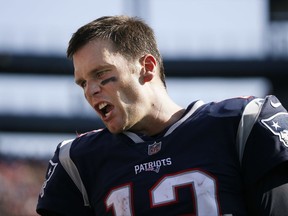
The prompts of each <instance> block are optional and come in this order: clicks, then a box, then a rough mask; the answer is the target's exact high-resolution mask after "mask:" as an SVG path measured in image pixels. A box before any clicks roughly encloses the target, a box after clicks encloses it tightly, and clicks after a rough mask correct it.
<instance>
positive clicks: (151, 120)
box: [131, 101, 185, 136]
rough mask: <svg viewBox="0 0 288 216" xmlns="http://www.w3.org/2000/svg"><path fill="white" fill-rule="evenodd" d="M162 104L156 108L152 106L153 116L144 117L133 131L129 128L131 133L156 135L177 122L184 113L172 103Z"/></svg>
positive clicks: (183, 110)
mask: <svg viewBox="0 0 288 216" xmlns="http://www.w3.org/2000/svg"><path fill="white" fill-rule="evenodd" d="M163 104H164V103H162V104H161V105H160V106H158V107H157V106H156V105H154V108H153V114H151V115H148V116H146V117H145V119H143V121H141V123H138V124H139V125H135V126H134V127H133V129H132V128H131V129H132V130H131V131H134V132H139V133H142V134H145V135H148V136H153V135H156V134H158V133H160V132H161V131H163V130H164V129H165V128H167V127H169V126H170V125H172V124H174V123H175V122H177V121H178V120H179V119H180V118H181V116H182V115H183V114H184V112H185V109H183V108H181V107H180V106H178V105H177V104H175V103H174V102H172V101H170V102H168V104H169V105H168V104H167V103H165V105H163ZM155 108H156V109H155ZM155 110H156V112H155ZM155 113H156V114H155Z"/></svg>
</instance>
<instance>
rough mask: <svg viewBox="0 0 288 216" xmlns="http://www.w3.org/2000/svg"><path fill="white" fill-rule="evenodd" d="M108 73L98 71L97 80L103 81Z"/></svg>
mask: <svg viewBox="0 0 288 216" xmlns="http://www.w3.org/2000/svg"><path fill="white" fill-rule="evenodd" d="M106 72H107V70H101V71H97V72H96V74H95V77H96V79H103V78H104V75H105V74H106Z"/></svg>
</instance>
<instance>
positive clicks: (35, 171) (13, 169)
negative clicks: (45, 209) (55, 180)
mask: <svg viewBox="0 0 288 216" xmlns="http://www.w3.org/2000/svg"><path fill="white" fill-rule="evenodd" d="M46 167H47V161H46V160H43V161H41V160H34V159H19V158H11V157H7V156H5V157H4V156H2V155H0V215H1V216H36V215H37V214H36V212H35V208H36V203H37V199H38V194H39V192H40V189H41V186H42V184H43V182H44V177H45V172H46Z"/></svg>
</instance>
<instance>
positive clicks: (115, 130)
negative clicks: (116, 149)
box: [107, 126, 124, 134]
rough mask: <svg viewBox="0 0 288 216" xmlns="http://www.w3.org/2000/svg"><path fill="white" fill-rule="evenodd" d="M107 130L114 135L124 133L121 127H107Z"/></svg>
mask: <svg viewBox="0 0 288 216" xmlns="http://www.w3.org/2000/svg"><path fill="white" fill-rule="evenodd" d="M107 129H108V130H109V131H110V133H112V134H119V133H122V132H123V131H124V129H123V128H121V127H109V126H107Z"/></svg>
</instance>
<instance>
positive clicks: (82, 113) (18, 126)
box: [0, 0, 288, 216]
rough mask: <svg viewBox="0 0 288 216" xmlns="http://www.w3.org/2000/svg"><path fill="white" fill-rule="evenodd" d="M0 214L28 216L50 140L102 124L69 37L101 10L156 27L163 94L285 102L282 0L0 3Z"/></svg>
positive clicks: (285, 12)
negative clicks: (70, 55) (69, 51)
mask: <svg viewBox="0 0 288 216" xmlns="http://www.w3.org/2000/svg"><path fill="white" fill-rule="evenodd" d="M0 3H1V4H0V5H1V7H0V215H1V216H21V215H22V216H24V215H25V216H33V215H36V213H35V206H36V202H37V197H38V193H39V191H40V188H41V185H42V183H43V181H44V175H45V172H46V166H47V164H48V160H49V159H50V157H52V156H53V153H54V150H55V148H56V146H57V144H58V143H59V142H61V141H62V140H64V139H70V138H74V137H75V135H76V133H83V132H85V131H88V130H92V129H98V128H100V127H102V126H103V125H102V124H101V122H100V121H99V119H98V118H97V116H96V115H95V114H94V112H93V111H92V109H91V108H90V107H89V106H88V105H87V104H86V102H85V100H84V97H83V95H82V90H81V89H80V88H78V87H77V86H76V85H75V84H74V80H73V66H72V62H71V61H69V60H67V59H66V57H65V52H66V47H67V43H68V41H69V39H70V37H71V35H72V34H73V33H74V32H75V31H76V30H77V29H78V28H79V27H80V26H82V25H84V24H86V23H87V22H90V21H92V20H94V19H96V18H98V17H100V16H103V15H119V14H126V15H132V16H139V17H141V18H143V19H144V20H145V21H146V22H147V23H148V24H149V25H151V26H152V27H153V29H154V30H155V34H156V37H157V40H158V43H159V48H160V50H161V52H162V55H163V58H164V64H165V68H166V76H167V79H168V80H167V84H168V91H169V93H170V95H171V96H172V98H174V100H176V101H177V102H178V103H179V104H181V105H182V106H184V107H185V106H187V105H188V104H189V103H190V102H192V101H194V100H197V99H202V100H204V101H206V102H209V101H217V100H221V99H224V98H227V97H235V96H245V95H255V96H264V95H266V94H275V95H276V96H277V97H278V98H279V99H280V100H281V101H282V103H283V105H284V106H285V107H286V108H287V107H288V97H287V93H288V85H287V83H286V82H287V80H288V79H287V78H288V1H287V0H233V1H231V0H106V1H95V0H94V1H92V0H83V1H81V2H79V1H71V0H69V1H68V0H61V1H56V0H50V1H36V0H26V1H16V0H9V1H4V0H0Z"/></svg>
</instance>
